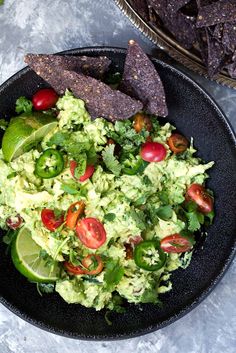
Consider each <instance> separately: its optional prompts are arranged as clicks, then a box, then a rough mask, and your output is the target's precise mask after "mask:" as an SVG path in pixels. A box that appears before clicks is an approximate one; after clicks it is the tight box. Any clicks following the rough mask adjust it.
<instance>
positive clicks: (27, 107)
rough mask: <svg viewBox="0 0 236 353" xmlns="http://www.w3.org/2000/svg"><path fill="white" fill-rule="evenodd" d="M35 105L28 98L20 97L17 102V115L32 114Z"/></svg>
mask: <svg viewBox="0 0 236 353" xmlns="http://www.w3.org/2000/svg"><path fill="white" fill-rule="evenodd" d="M32 108H33V103H32V102H31V100H29V99H27V98H26V97H23V96H22V97H19V98H18V99H17V101H16V109H15V110H16V113H18V114H19V113H31V112H32Z"/></svg>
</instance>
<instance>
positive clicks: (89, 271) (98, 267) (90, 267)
mask: <svg viewBox="0 0 236 353" xmlns="http://www.w3.org/2000/svg"><path fill="white" fill-rule="evenodd" d="M81 263H82V265H83V266H84V267H85V268H86V269H85V270H84V273H85V274H86V275H97V274H99V273H100V272H102V270H103V267H104V265H103V262H102V259H101V257H100V256H99V255H95V254H90V255H88V256H86V257H85V258H84V259H83V260H82V262H81Z"/></svg>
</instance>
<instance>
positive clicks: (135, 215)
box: [128, 210, 146, 231]
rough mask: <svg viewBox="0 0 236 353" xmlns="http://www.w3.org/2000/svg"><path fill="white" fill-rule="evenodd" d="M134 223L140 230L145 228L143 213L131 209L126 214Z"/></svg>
mask: <svg viewBox="0 0 236 353" xmlns="http://www.w3.org/2000/svg"><path fill="white" fill-rule="evenodd" d="M128 215H129V216H130V217H131V218H132V219H133V220H134V222H135V223H136V226H137V227H138V228H139V229H140V230H141V231H143V230H145V229H146V222H145V214H144V212H143V211H141V210H131V211H130V212H129V214H128Z"/></svg>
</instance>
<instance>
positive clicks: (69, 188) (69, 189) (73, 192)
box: [61, 183, 79, 195]
mask: <svg viewBox="0 0 236 353" xmlns="http://www.w3.org/2000/svg"><path fill="white" fill-rule="evenodd" d="M61 190H63V191H65V192H66V193H67V194H70V195H76V194H78V192H79V191H78V190H77V189H75V188H74V187H73V186H72V185H69V184H64V183H63V184H62V185H61Z"/></svg>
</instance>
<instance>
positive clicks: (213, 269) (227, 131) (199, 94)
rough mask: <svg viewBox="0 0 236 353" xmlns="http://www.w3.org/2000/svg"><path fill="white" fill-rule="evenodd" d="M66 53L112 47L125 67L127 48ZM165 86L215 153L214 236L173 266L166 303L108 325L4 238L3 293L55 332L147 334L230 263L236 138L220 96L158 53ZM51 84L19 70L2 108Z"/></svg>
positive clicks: (186, 123) (175, 118) (202, 150)
mask: <svg viewBox="0 0 236 353" xmlns="http://www.w3.org/2000/svg"><path fill="white" fill-rule="evenodd" d="M66 54H76V55H91V56H97V55H107V56H108V57H109V58H110V59H111V60H112V63H113V65H112V66H113V70H117V68H118V70H120V71H122V69H123V65H124V59H125V54H126V51H125V50H123V49H113V48H112V49H111V48H92V49H76V50H72V51H69V52H66ZM153 63H154V64H155V66H156V68H157V70H158V72H159V74H160V76H161V78H162V80H163V84H164V87H165V91H166V95H167V103H168V108H169V117H168V118H167V120H168V121H170V122H171V123H173V124H174V125H176V126H177V128H178V130H180V131H181V132H182V133H183V134H184V135H186V136H187V137H188V138H190V137H191V136H192V137H193V138H194V144H195V146H196V148H197V149H198V151H199V152H198V155H199V156H200V157H201V158H203V159H204V160H205V161H212V160H213V161H215V166H214V168H213V169H212V170H211V172H210V180H209V183H208V185H209V187H210V188H211V189H213V190H214V193H215V210H216V218H215V221H214V224H213V225H212V226H211V227H210V228H209V230H208V233H209V234H208V237H207V238H206V240H205V242H204V247H203V248H202V246H200V245H202V244H200V245H199V246H197V249H196V251H195V253H194V256H193V259H192V262H191V264H190V266H189V267H188V268H187V269H186V270H178V271H175V272H174V273H173V276H172V281H173V290H172V291H171V292H169V293H167V294H165V295H163V296H162V298H161V299H162V301H163V306H162V307H158V306H155V305H151V304H150V305H149V304H145V305H142V306H141V307H139V306H135V305H128V306H127V311H126V313H124V314H116V313H113V314H112V315H111V320H112V325H111V326H108V325H107V323H106V321H105V319H104V314H105V311H100V312H96V311H95V310H93V309H86V308H84V307H82V306H80V305H71V304H70V305H68V304H66V303H65V302H64V301H63V300H62V299H61V298H60V297H59V296H58V295H57V294H52V295H44V296H43V297H40V296H39V295H38V293H37V291H36V287H35V285H33V284H30V283H29V282H28V281H27V280H26V279H25V278H24V277H22V276H21V275H20V274H19V273H18V272H17V271H16V270H15V268H14V266H13V265H12V263H11V259H10V257H9V256H7V255H6V254H5V246H4V244H2V243H1V245H0V258H1V266H0V283H1V288H0V300H1V303H2V304H3V305H5V306H6V307H7V308H8V309H10V310H11V311H13V312H14V313H15V314H16V315H18V316H20V317H21V318H23V319H25V320H26V321H28V322H30V323H32V324H34V325H36V326H38V327H40V328H42V329H45V330H48V331H50V332H53V333H56V334H60V335H64V336H68V337H73V338H79V339H88V340H89V339H90V340H92V339H95V340H96V339H97V340H98V339H119V338H128V337H132V336H138V335H142V334H145V333H148V332H151V331H154V330H157V329H159V328H161V327H163V326H166V325H168V324H170V323H172V322H174V321H175V320H177V319H178V318H180V317H181V316H183V315H185V314H186V313H188V312H189V311H190V310H192V309H193V308H194V307H195V306H196V305H197V304H199V303H200V301H201V300H203V299H204V298H205V297H206V296H207V294H209V293H210V292H211V290H212V289H213V288H214V286H215V285H216V284H217V282H218V281H219V280H220V279H221V277H222V276H223V274H224V272H225V271H226V269H227V267H228V266H229V264H230V262H231V260H232V259H233V255H234V253H235V248H236V237H235V234H236V217H235V209H236V140H235V136H234V134H233V131H232V129H231V127H230V125H229V123H228V122H227V120H226V118H225V116H224V115H223V113H222V112H221V111H220V109H219V108H218V107H217V105H216V104H215V102H214V101H213V100H212V99H211V98H210V97H209V96H208V95H207V94H206V93H205V92H204V91H203V90H202V89H201V88H200V87H199V86H198V85H197V84H196V83H195V82H194V81H192V80H191V79H189V78H188V77H186V76H185V75H184V74H183V73H181V72H180V71H178V70H176V69H174V68H172V67H170V66H168V65H166V64H164V63H162V62H160V61H158V60H155V59H153ZM43 86H46V84H45V82H44V81H43V80H42V79H40V78H39V77H38V76H37V75H36V74H35V73H33V72H32V71H31V70H30V69H29V68H25V69H23V70H21V71H20V72H19V73H17V74H16V75H14V76H13V77H12V78H10V79H9V80H8V81H7V82H6V83H4V84H3V85H2V86H1V87H0V115H1V116H7V117H10V116H11V115H12V114H14V106H15V101H16V99H17V98H18V97H19V96H22V95H25V96H28V97H31V96H32V94H33V93H34V92H36V91H37V90H38V89H39V87H43Z"/></svg>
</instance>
